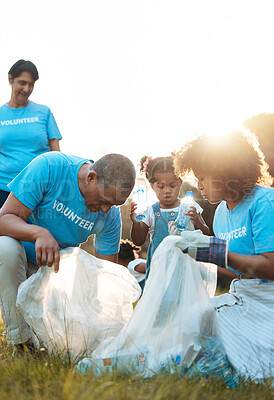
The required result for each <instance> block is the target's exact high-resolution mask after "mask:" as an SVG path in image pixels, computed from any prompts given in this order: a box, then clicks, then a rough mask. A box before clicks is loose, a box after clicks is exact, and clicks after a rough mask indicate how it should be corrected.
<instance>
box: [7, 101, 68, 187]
mask: <svg viewBox="0 0 274 400" xmlns="http://www.w3.org/2000/svg"><path fill="white" fill-rule="evenodd" d="M50 139H62V136H61V134H60V132H59V129H58V126H57V124H56V121H55V119H54V116H53V114H52V112H51V110H50V109H49V107H47V106H44V105H42V104H36V103H34V102H32V101H30V102H29V104H28V105H27V106H26V107H19V108H10V107H8V105H7V104H4V105H3V106H2V107H0V166H1V168H0V189H1V190H5V191H8V190H9V189H8V187H7V184H8V183H9V182H10V181H11V180H12V179H13V178H15V176H16V175H17V174H18V173H19V172H20V171H22V170H23V169H24V168H25V166H26V165H27V164H28V163H29V162H30V161H31V160H33V159H34V158H35V157H37V156H38V155H40V154H42V153H45V152H48V151H50V147H49V140H50Z"/></svg>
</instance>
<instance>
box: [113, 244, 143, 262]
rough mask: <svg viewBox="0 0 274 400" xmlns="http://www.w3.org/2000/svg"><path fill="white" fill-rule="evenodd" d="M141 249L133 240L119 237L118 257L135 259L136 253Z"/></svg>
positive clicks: (125, 259)
mask: <svg viewBox="0 0 274 400" xmlns="http://www.w3.org/2000/svg"><path fill="white" fill-rule="evenodd" d="M140 250H141V247H139V246H135V244H134V243H133V242H131V241H130V240H128V239H125V240H124V239H121V241H120V250H119V253H118V259H120V260H124V261H127V260H130V261H132V260H135V259H136V258H138V257H137V254H136V253H138V252H139V251H140Z"/></svg>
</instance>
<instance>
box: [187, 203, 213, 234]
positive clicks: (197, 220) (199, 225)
mask: <svg viewBox="0 0 274 400" xmlns="http://www.w3.org/2000/svg"><path fill="white" fill-rule="evenodd" d="M185 214H186V215H189V219H190V221H191V222H192V223H193V225H194V227H195V229H200V230H201V231H202V232H203V234H204V235H209V227H208V226H207V225H206V223H205V221H204V219H203V217H202V215H201V213H199V214H198V213H197V210H196V208H195V207H194V206H191V207H189V209H188V211H187V212H186V213H185Z"/></svg>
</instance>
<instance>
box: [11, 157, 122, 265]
mask: <svg viewBox="0 0 274 400" xmlns="http://www.w3.org/2000/svg"><path fill="white" fill-rule="evenodd" d="M87 162H89V161H88V160H87V159H83V158H79V157H75V156H69V155H65V154H63V153H60V152H49V153H45V154H42V155H40V156H38V157H36V158H35V159H34V160H33V161H32V162H31V163H30V164H29V165H28V166H27V167H26V168H25V169H24V170H23V171H22V172H21V173H20V174H19V175H18V176H17V177H16V178H15V179H14V180H13V181H12V182H11V183H10V184H9V188H10V190H11V191H12V193H13V194H14V195H15V196H16V197H17V199H18V200H19V201H20V202H21V203H23V204H24V205H25V206H26V207H28V208H29V209H31V210H32V211H33V212H32V214H31V216H30V218H29V219H28V223H30V224H35V225H38V226H41V227H43V228H45V229H47V230H48V231H49V232H50V233H51V234H52V236H53V237H54V238H55V239H56V241H57V242H58V244H59V246H60V248H61V249H63V248H66V247H71V246H72V247H75V246H78V245H80V243H83V242H85V241H86V240H87V239H88V237H89V236H90V235H91V234H96V237H95V248H96V250H97V252H98V253H100V254H105V255H110V254H116V253H117V252H118V251H119V242H120V236H121V216H120V209H119V208H118V207H115V206H113V207H111V209H110V210H109V211H108V212H107V213H104V212H103V211H99V212H91V211H89V210H88V209H87V207H86V205H85V200H84V198H83V196H82V195H81V193H80V190H79V186H78V172H79V169H80V168H81V166H82V165H83V164H84V163H87ZM23 245H24V247H25V250H26V253H27V257H28V259H29V260H30V261H32V262H34V263H35V262H36V261H35V258H36V255H35V248H34V246H35V245H34V243H29V242H23Z"/></svg>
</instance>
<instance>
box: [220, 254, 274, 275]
mask: <svg viewBox="0 0 274 400" xmlns="http://www.w3.org/2000/svg"><path fill="white" fill-rule="evenodd" d="M228 265H229V266H230V267H231V268H235V270H237V271H239V272H242V273H244V274H245V275H247V276H250V277H253V278H260V279H270V280H274V253H264V254H259V255H251V256H250V255H242V254H237V253H232V252H228Z"/></svg>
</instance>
